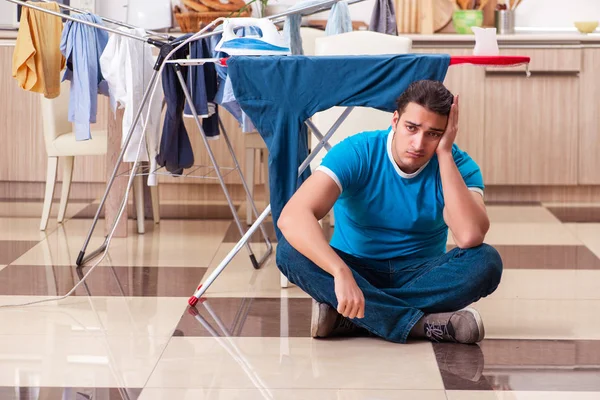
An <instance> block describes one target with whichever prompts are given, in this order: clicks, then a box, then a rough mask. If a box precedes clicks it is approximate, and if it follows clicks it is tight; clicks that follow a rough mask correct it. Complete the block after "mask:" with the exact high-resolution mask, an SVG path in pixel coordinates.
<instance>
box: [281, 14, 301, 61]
mask: <svg viewBox="0 0 600 400" xmlns="http://www.w3.org/2000/svg"><path fill="white" fill-rule="evenodd" d="M301 23H302V16H301V15H290V16H289V17H287V18H286V20H285V26H284V27H283V36H284V37H285V38H286V41H287V44H288V46H289V48H290V51H291V52H292V54H293V55H303V54H304V50H303V49H302V36H300V24H301Z"/></svg>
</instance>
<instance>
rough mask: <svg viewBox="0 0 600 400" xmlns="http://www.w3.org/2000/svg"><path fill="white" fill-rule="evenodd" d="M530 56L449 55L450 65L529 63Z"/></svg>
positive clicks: (510, 64)
mask: <svg viewBox="0 0 600 400" xmlns="http://www.w3.org/2000/svg"><path fill="white" fill-rule="evenodd" d="M530 61H531V57H526V56H451V57H450V65H457V64H476V65H498V66H501V65H505V66H512V65H521V64H529V62H530Z"/></svg>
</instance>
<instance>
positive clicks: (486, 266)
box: [466, 243, 503, 294]
mask: <svg viewBox="0 0 600 400" xmlns="http://www.w3.org/2000/svg"><path fill="white" fill-rule="evenodd" d="M466 251H467V252H471V253H472V254H471V255H472V256H473V258H474V260H473V261H472V263H471V267H472V268H473V274H474V275H475V276H474V277H473V278H475V279H474V281H475V282H479V284H480V285H484V286H486V287H487V288H488V290H487V292H488V293H486V294H490V293H492V292H493V291H494V290H496V288H497V287H498V285H499V284H500V280H501V278H502V270H503V265H502V258H501V257H500V253H498V250H496V249H495V248H494V247H492V246H490V245H489V244H485V243H483V244H481V245H479V246H477V247H473V248H471V249H468V250H466Z"/></svg>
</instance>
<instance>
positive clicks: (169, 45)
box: [6, 0, 364, 269]
mask: <svg viewBox="0 0 600 400" xmlns="http://www.w3.org/2000/svg"><path fill="white" fill-rule="evenodd" d="M6 1H9V2H11V3H15V4H18V5H21V6H22V7H28V8H31V9H34V10H38V11H41V12H44V13H47V14H51V15H55V16H58V17H61V18H64V19H66V20H71V21H74V22H78V23H82V24H85V25H89V26H92V27H94V28H97V29H102V30H104V31H107V32H110V33H113V34H117V35H121V36H124V37H128V38H130V39H135V40H139V41H143V42H146V43H148V44H150V45H153V46H155V47H157V48H159V49H160V51H159V55H158V58H157V60H156V63H155V65H154V71H153V74H152V76H151V78H150V82H149V83H148V85H147V87H146V89H145V92H144V94H143V96H142V101H141V103H140V106H139V107H138V109H137V110H136V113H135V116H134V119H133V122H132V124H131V128H130V129H129V132H128V133H127V136H126V138H125V140H124V141H123V143H122V149H121V152H120V154H119V157H118V158H117V161H116V163H115V166H114V169H113V172H112V175H111V176H110V178H109V181H108V182H107V186H106V189H105V192H104V195H103V196H102V199H101V201H100V204H99V206H98V210H97V211H96V214H95V216H94V219H93V221H92V226H91V227H90V230H89V232H88V234H87V237H86V239H85V241H84V244H83V246H82V249H81V251H80V253H79V255H78V257H77V261H76V264H77V266H82V265H84V264H85V263H86V262H88V261H89V260H91V259H93V258H95V257H96V256H98V255H99V254H101V253H102V252H104V251H105V250H106V249H107V247H108V244H109V242H110V239H111V236H112V233H111V234H109V235H107V236H106V238H105V241H104V243H103V244H102V245H101V246H100V247H98V248H97V249H96V250H94V251H93V252H91V253H90V254H89V255H87V256H86V250H87V247H88V245H89V242H90V240H91V237H92V235H93V232H94V230H95V227H96V224H97V222H98V220H99V219H100V214H101V210H102V208H103V207H104V205H105V202H106V199H107V197H108V194H109V192H110V190H111V188H112V186H113V183H114V181H115V179H116V178H117V177H118V176H119V174H118V171H119V168H120V166H121V163H122V162H123V157H124V155H125V151H126V149H127V147H128V145H129V143H130V141H131V138H132V136H133V132H134V129H135V127H136V126H137V125H138V122H139V120H140V117H141V114H142V111H143V108H144V106H145V105H146V104H147V103H148V101H149V99H150V93H151V90H152V87H153V86H154V85H155V83H156V81H157V79H158V73H159V70H160V68H161V66H162V64H164V63H168V64H173V66H174V68H175V71H176V75H177V78H178V80H179V83H180V85H181V87H182V89H183V92H184V96H185V99H186V102H187V103H188V106H189V108H190V111H191V112H192V115H193V119H194V121H195V123H196V125H197V127H198V130H199V132H200V136H201V137H202V141H203V143H204V146H205V148H206V150H207V152H208V155H209V158H210V161H211V164H212V167H208V168H209V169H210V172H209V173H205V174H202V175H193V172H195V171H198V170H200V169H204V168H206V166H197V165H195V166H193V167H191V169H192V171H191V172H189V173H185V174H179V175H177V174H171V173H166V172H160V169H161V168H158V169H157V170H156V171H147V172H143V171H142V172H138V169H137V168H136V165H134V168H133V169H134V170H132V171H131V173H132V174H135V175H149V174H157V175H167V176H183V177H188V178H204V179H211V177H209V175H210V174H211V173H212V172H214V173H215V174H216V179H218V180H219V182H220V184H221V188H222V190H223V192H224V194H225V197H226V199H227V203H228V205H229V207H230V209H231V212H232V214H233V217H234V220H235V223H236V225H237V228H238V230H239V232H240V235H242V236H243V235H244V234H245V229H244V228H243V227H242V223H241V221H240V218H239V216H238V214H237V210H236V209H235V206H234V204H233V201H232V199H231V196H230V194H229V191H228V189H227V187H226V184H225V181H224V177H225V175H226V174H223V172H221V170H222V169H226V170H227V169H228V170H230V172H233V170H236V171H237V172H238V174H239V176H240V178H241V181H242V185H243V187H244V190H245V192H246V198H247V201H249V202H250V203H251V204H250V205H251V208H252V211H253V212H254V215H255V217H258V216H259V215H258V210H257V208H256V204H255V203H254V199H253V198H252V196H251V194H250V191H249V188H248V186H247V184H246V180H245V179H244V176H243V173H242V171H241V167H240V164H239V162H238V160H237V157H236V155H235V152H234V150H233V146H232V145H231V142H230V140H229V137H228V135H227V132H226V130H225V127H224V125H223V123H222V121H221V119H220V118H219V128H220V131H221V133H222V134H223V138H224V140H225V142H226V145H227V148H228V150H229V153H230V155H231V158H232V160H233V163H234V167H233V168H223V167H219V165H218V163H217V161H216V158H215V156H214V153H213V152H212V150H211V148H210V146H209V144H208V139H207V136H206V134H205V132H204V129H203V128H202V122H201V119H200V117H199V116H198V112H197V110H196V108H195V106H194V104H193V101H192V97H191V95H190V91H189V88H188V87H187V83H186V81H185V78H184V77H183V75H182V73H181V66H188V65H201V64H204V63H207V62H213V63H222V62H223V60H220V59H203V60H195V61H196V62H194V63H189V62H188V61H187V60H185V59H184V60H167V59H166V57H167V55H168V54H169V53H170V52H172V51H173V50H174V49H176V47H177V46H178V45H179V44H180V43H181V42H182V41H181V40H180V39H178V38H175V37H173V36H171V35H168V34H164V33H158V32H154V31H150V30H145V31H146V33H147V34H148V35H147V37H141V36H138V35H135V34H132V33H129V32H124V31H121V30H117V29H113V28H111V27H109V26H104V25H100V24H96V23H93V22H89V21H84V20H80V19H77V18H73V17H71V16H70V15H67V14H65V13H62V12H55V11H52V10H47V9H45V8H42V7H39V6H36V5H35V3H30V2H24V1H21V0H6ZM41 1H42V2H44V3H52V1H50V0H41ZM338 1H341V0H326V1H323V2H320V3H317V4H311V5H307V6H301V7H296V8H294V9H293V10H288V11H286V12H282V13H279V14H276V15H272V16H269V17H265V18H266V19H269V20H271V21H272V22H273V23H281V22H283V21H284V20H285V18H286V17H288V16H290V15H294V14H301V15H311V14H314V13H317V12H321V11H324V10H327V9H330V8H331V7H332V6H333V5H334V4H335V3H337V2H338ZM361 1H364V0H348V1H347V3H348V4H353V3H358V2H361ZM57 5H58V6H59V7H60V8H62V9H64V10H67V11H70V12H76V13H80V14H85V13H89V11H86V10H82V9H77V8H74V7H70V6H67V5H64V4H60V3H57ZM99 17H100V18H101V19H102V20H103V21H104V22H107V23H111V24H115V25H118V26H122V27H126V28H136V27H135V26H133V25H130V24H127V23H124V22H120V21H116V20H113V19H110V18H105V17H102V16H99ZM220 19H221V20H223V18H220ZM218 20H219V19H216V20H215V21H213V24H214V23H216V22H217V21H218ZM209 26H210V25H209ZM219 33H220V31H215V30H213V31H210V32H206V33H203V34H201V35H195V38H194V39H193V40H192V41H196V40H200V39H204V38H208V37H210V36H214V35H217V34H219ZM190 42H191V41H190ZM143 135H144V136H145V129H144V132H143ZM136 163H137V160H136ZM212 179H214V177H213V178H212ZM128 191H129V187H128ZM128 191H127V192H128ZM125 202H127V196H126V195H125V196H124V198H123V203H122V205H121V206H122V207H123V204H124V203H125ZM119 219H120V215H119V217H118V218H116V219H115V221H114V222H113V228H114V227H115V226H116V225H117V224H118V222H119ZM260 230H261V233H262V236H263V239H264V242H265V244H266V245H267V252H266V253H265V254H264V255H263V257H262V258H261V259H260V260H257V259H256V256H255V255H254V253H253V251H252V248H251V247H250V244H249V243H248V242H246V243H245V244H244V245H245V247H246V248H247V249H248V253H249V256H250V260H251V262H252V265H253V266H254V268H255V269H258V268H260V266H261V265H262V264H263V263H264V262H265V260H266V259H267V258H268V257H269V256H270V255H271V253H272V249H273V247H272V244H271V243H270V241H269V238H268V234H267V232H266V231H265V229H264V227H263V226H262V223H261V225H260ZM110 231H111V232H112V231H113V229H111V230H110Z"/></svg>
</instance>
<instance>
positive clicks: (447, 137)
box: [436, 95, 458, 156]
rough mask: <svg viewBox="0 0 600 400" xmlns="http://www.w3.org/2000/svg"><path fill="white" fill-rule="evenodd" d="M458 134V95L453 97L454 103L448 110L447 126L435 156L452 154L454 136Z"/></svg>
mask: <svg viewBox="0 0 600 400" xmlns="http://www.w3.org/2000/svg"><path fill="white" fill-rule="evenodd" d="M457 133H458V95H456V96H454V102H453V103H452V108H451V109H450V115H449V116H448V124H447V125H446V131H445V132H444V134H443V135H442V138H441V139H440V142H439V143H438V147H437V149H436V153H437V155H438V156H439V155H441V154H444V153H446V154H448V153H449V154H452V145H453V144H454V141H455V140H456V134H457Z"/></svg>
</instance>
